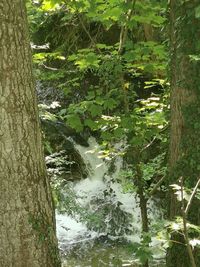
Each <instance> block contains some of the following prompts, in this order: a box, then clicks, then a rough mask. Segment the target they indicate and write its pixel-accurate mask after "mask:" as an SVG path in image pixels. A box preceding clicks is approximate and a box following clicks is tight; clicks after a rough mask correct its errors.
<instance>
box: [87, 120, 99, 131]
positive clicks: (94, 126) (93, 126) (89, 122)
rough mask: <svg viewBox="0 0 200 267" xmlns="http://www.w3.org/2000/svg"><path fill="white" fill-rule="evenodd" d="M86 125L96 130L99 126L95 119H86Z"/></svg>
mask: <svg viewBox="0 0 200 267" xmlns="http://www.w3.org/2000/svg"><path fill="white" fill-rule="evenodd" d="M84 125H85V126H88V127H89V128H90V129H91V130H95V129H96V128H97V123H95V122H94V121H93V120H91V119H86V120H85V121H84Z"/></svg>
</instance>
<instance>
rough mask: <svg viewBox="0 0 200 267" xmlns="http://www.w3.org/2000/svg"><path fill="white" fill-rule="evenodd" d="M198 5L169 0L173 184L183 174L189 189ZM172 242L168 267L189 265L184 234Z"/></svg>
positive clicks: (194, 146)
mask: <svg viewBox="0 0 200 267" xmlns="http://www.w3.org/2000/svg"><path fill="white" fill-rule="evenodd" d="M197 6H199V1H198V0H193V1H185V2H183V1H177V0H171V1H170V43H171V134H170V159H169V164H170V183H171V184H172V183H176V184H178V183H179V179H180V177H183V178H184V181H185V186H187V187H190V188H192V187H193V186H194V185H195V184H196V181H197V179H198V177H199V171H200V168H199V162H200V154H199V147H200V146H199V145H200V135H199V130H200V124H199V115H200V109H199V106H200V91H199V84H200V81H199V77H200V76H199V74H200V71H199V70H200V64H199V61H194V60H192V56H195V55H197V54H199V46H198V40H199V34H200V27H199V25H200V21H199V20H198V19H197V18H196V17H195V9H196V7H197ZM199 206H200V205H199V204H197V205H195V204H194V205H193V208H192V209H191V213H190V214H189V218H188V219H189V221H191V222H192V223H195V224H199V219H198V218H199V215H198V214H199V212H200V209H199V208H200V207H199ZM192 211H195V215H194V216H192V215H191V214H192ZM175 216H181V209H180V204H179V203H178V202H177V200H176V197H175V195H174V194H173V192H171V194H170V216H169V217H170V219H174V218H175ZM172 241H173V242H174V243H173V245H172V247H171V248H170V249H169V250H168V255H167V266H168V267H190V266H191V263H190V261H189V258H188V255H187V249H186V245H185V241H184V238H183V236H180V234H178V233H174V234H173V236H172ZM180 243H182V244H180ZM177 255H178V257H177ZM196 259H197V258H196ZM197 265H198V264H197ZM198 266H199V265H198Z"/></svg>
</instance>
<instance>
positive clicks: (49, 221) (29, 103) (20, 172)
mask: <svg viewBox="0 0 200 267" xmlns="http://www.w3.org/2000/svg"><path fill="white" fill-rule="evenodd" d="M43 158H44V157H43V151H42V144H41V135H40V130H39V119H38V111H37V103H36V97H35V91H34V82H33V75H32V65H31V53H30V47H29V40H28V32H27V19H26V10H25V1H23V0H15V1H13V0H1V1H0V179H1V183H0V240H1V245H0V266H1V267H40V266H41V267H56V266H60V264H59V259H58V253H57V240H56V237H55V220H54V211H53V205H52V197H51V192H50V187H49V181H48V179H47V175H46V170H45V163H44V159H43Z"/></svg>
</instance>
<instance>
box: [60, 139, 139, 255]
mask: <svg viewBox="0 0 200 267" xmlns="http://www.w3.org/2000/svg"><path fill="white" fill-rule="evenodd" d="M88 143H89V146H88V147H83V146H80V145H77V144H76V145H75V148H76V150H77V151H78V152H79V154H80V155H81V157H82V158H83V160H84V163H85V164H86V166H87V169H88V172H89V176H88V177H87V178H86V179H83V180H81V181H79V182H74V184H73V190H74V192H75V193H76V196H77V201H78V203H79V205H81V206H82V207H85V208H86V209H88V210H93V211H94V212H95V209H96V210H98V203H95V204H94V203H93V202H94V199H96V200H98V199H100V200H102V199H104V198H105V190H107V189H108V190H112V195H111V197H110V198H109V201H111V202H112V204H113V205H115V204H116V203H117V202H118V203H119V202H120V209H121V210H123V211H124V212H126V214H130V216H132V217H131V218H132V219H131V228H132V229H133V234H131V235H130V236H127V239H129V240H131V241H134V242H139V240H140V231H141V229H140V225H141V223H140V222H141V218H140V209H139V207H138V203H137V201H136V196H135V194H134V193H124V192H123V188H122V186H121V185H120V184H119V183H118V182H117V181H116V178H117V177H118V175H119V172H120V169H121V168H122V163H123V162H122V158H121V157H116V159H115V163H114V164H115V170H114V171H113V173H112V174H109V167H110V161H109V160H107V161H106V160H105V159H103V158H102V157H101V151H100V147H99V145H98V144H97V142H96V140H95V139H94V138H92V137H90V138H89V141H88ZM118 149H120V145H118ZM108 187H109V188H108ZM106 197H107V196H106ZM107 198H108V197H107ZM99 205H101V204H100V203H99ZM110 216H112V213H111V215H110ZM108 218H109V216H107V217H106V218H105V222H106V221H108ZM110 219H112V218H110ZM56 222H57V236H58V240H59V246H60V248H61V249H62V250H63V251H65V250H67V249H68V248H69V247H70V246H73V245H74V244H79V243H81V242H85V241H88V240H92V239H95V238H96V237H99V236H101V235H104V233H101V232H96V231H94V230H89V229H88V227H87V226H86V223H84V222H80V220H79V216H78V215H77V216H75V218H73V217H72V216H69V215H68V214H58V213H57V214H56Z"/></svg>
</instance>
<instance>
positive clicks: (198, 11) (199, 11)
mask: <svg viewBox="0 0 200 267" xmlns="http://www.w3.org/2000/svg"><path fill="white" fill-rule="evenodd" d="M195 18H197V19H199V18H200V5H199V6H198V7H196V8H195Z"/></svg>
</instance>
